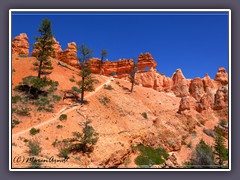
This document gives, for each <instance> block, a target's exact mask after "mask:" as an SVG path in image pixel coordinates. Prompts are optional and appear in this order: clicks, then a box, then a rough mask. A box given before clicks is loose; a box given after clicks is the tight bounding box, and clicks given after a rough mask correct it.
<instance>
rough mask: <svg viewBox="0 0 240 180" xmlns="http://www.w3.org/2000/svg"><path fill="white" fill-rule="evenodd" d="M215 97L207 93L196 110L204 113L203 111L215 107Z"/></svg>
mask: <svg viewBox="0 0 240 180" xmlns="http://www.w3.org/2000/svg"><path fill="white" fill-rule="evenodd" d="M213 103H214V95H213V94H212V93H210V92H209V93H206V94H204V95H203V96H202V98H201V100H200V102H199V103H198V104H197V107H196V110H197V111H198V112H200V113H201V112H202V111H203V110H208V109H211V108H212V107H213Z"/></svg>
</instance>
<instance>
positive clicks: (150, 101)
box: [12, 58, 219, 168]
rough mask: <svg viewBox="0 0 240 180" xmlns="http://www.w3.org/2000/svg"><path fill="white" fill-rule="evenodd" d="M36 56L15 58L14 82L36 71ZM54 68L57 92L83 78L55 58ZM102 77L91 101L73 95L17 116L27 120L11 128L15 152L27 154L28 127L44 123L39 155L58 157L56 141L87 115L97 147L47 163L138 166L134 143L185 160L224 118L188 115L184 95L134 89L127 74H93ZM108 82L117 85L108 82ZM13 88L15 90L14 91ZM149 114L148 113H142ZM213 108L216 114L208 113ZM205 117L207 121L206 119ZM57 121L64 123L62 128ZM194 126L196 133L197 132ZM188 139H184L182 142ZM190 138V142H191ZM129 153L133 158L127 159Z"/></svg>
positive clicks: (79, 127)
mask: <svg viewBox="0 0 240 180" xmlns="http://www.w3.org/2000/svg"><path fill="white" fill-rule="evenodd" d="M34 60H35V59H34V58H19V59H18V60H17V59H16V58H13V68H14V69H15V72H14V73H13V87H14V86H16V85H17V84H18V83H19V82H20V81H21V79H22V78H23V77H25V76H27V75H35V74H36V73H35V72H34V71H32V70H31V67H32V66H31V64H32V63H33V62H34ZM53 65H54V71H53V73H52V74H51V75H50V78H51V79H53V80H56V81H58V82H59V84H60V85H59V87H58V92H59V94H60V95H62V94H61V91H62V90H68V89H70V88H71V87H72V86H74V85H75V84H76V83H75V82H71V81H70V80H69V79H70V78H71V77H73V76H74V77H75V79H76V80H79V77H78V75H77V72H75V71H72V70H69V69H67V68H64V67H61V66H58V65H57V61H56V60H53ZM93 77H94V78H95V79H97V80H98V82H97V83H96V84H95V85H94V86H95V91H94V92H90V93H87V94H86V96H85V98H86V99H87V101H88V102H89V103H88V104H86V105H84V106H80V105H79V104H74V103H73V102H71V101H70V100H65V101H60V102H59V103H56V104H55V108H54V112H53V113H45V112H44V113H42V112H36V111H33V112H31V116H30V117H20V116H19V117H18V118H19V119H20V120H21V121H22V123H21V124H19V125H17V126H16V127H15V128H13V130H12V133H13V135H12V137H13V139H12V142H13V146H12V155H13V157H15V156H17V155H25V156H28V147H27V143H25V142H24V139H31V138H33V137H31V136H30V134H29V130H30V129H31V128H32V127H35V128H39V129H40V133H39V134H37V135H35V137H37V138H38V139H39V140H40V143H41V147H42V148H43V149H42V152H41V155H40V157H42V158H49V157H51V156H54V157H56V158H58V156H57V155H58V153H59V149H58V148H57V147H54V146H53V145H52V144H53V142H54V141H55V140H56V139H57V140H62V139H64V138H68V137H71V136H72V132H74V131H80V132H81V130H82V128H83V122H85V121H86V117H87V118H88V119H90V120H92V123H91V125H92V126H93V127H94V129H95V130H96V132H97V133H98V134H99V139H98V142H97V144H96V146H95V148H94V151H93V152H92V153H91V154H90V155H89V156H86V155H84V154H81V153H79V154H75V155H73V154H71V156H70V160H69V161H68V162H66V163H57V164H52V163H45V164H43V165H42V166H43V167H53V168H54V167H66V168H72V167H115V166H119V167H137V166H136V165H135V163H134V158H135V157H136V154H135V153H133V151H132V146H134V145H138V144H145V145H149V146H152V147H154V148H157V147H164V148H166V149H167V151H168V152H172V153H174V154H175V156H176V157H177V163H178V164H180V165H181V164H182V163H183V162H185V161H187V160H189V158H190V155H191V152H192V149H193V148H194V147H195V146H196V144H197V143H198V142H199V141H200V139H201V138H203V139H204V141H205V142H207V143H208V144H210V145H212V144H213V143H214V142H213V138H212V137H210V136H207V135H206V134H205V133H203V129H204V128H207V129H213V128H214V126H215V125H216V124H217V123H218V122H219V117H218V116H217V115H215V114H214V113H212V112H210V113H207V114H206V115H204V114H203V115H202V114H199V113H197V112H191V113H190V114H189V115H180V114H178V113H177V111H178V107H179V103H180V98H178V97H176V96H175V95H174V94H172V93H164V92H158V91H155V90H153V89H150V88H144V87H141V86H135V87H134V92H133V93H129V90H128V89H129V88H130V87H131V84H130V83H129V82H128V81H126V80H122V79H112V78H109V77H105V76H99V75H94V76H93ZM105 84H109V85H111V86H112V87H113V90H107V89H105V88H103V86H104V85H105ZM13 93H14V92H13ZM102 97H107V98H108V99H109V100H110V101H109V103H107V104H106V105H104V104H103V103H101V102H100V101H99V99H101V98H102ZM63 113H64V114H67V117H68V119H67V120H66V121H60V120H59V116H60V115H61V114H63ZM142 113H146V114H147V117H148V118H147V119H145V118H144V117H143V116H142ZM209 114H211V117H209ZM200 120H204V121H205V125H201V124H200V123H199V122H200ZM57 125H62V126H63V127H62V128H61V129H59V128H57ZM193 132H195V134H196V135H195V134H194V133H193ZM182 141H184V142H185V144H183V143H182ZM188 144H191V147H189V146H188ZM126 159H129V162H127V163H126ZM26 166H28V164H22V163H13V167H26Z"/></svg>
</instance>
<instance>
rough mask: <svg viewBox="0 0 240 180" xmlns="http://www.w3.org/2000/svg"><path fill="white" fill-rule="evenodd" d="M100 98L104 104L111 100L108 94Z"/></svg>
mask: <svg viewBox="0 0 240 180" xmlns="http://www.w3.org/2000/svg"><path fill="white" fill-rule="evenodd" d="M98 100H99V102H100V103H102V104H104V105H107V103H109V102H110V99H109V98H108V97H106V96H103V97H100V98H98Z"/></svg>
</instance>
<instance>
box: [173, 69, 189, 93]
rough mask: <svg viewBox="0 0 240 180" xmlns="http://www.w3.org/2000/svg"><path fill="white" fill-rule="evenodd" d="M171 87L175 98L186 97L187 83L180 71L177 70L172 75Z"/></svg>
mask: <svg viewBox="0 0 240 180" xmlns="http://www.w3.org/2000/svg"><path fill="white" fill-rule="evenodd" d="M172 81H173V87H172V91H173V92H174V94H175V95H176V96H177V97H184V96H188V95H189V92H188V88H189V82H188V81H187V80H186V79H185V77H184V75H183V73H182V71H181V69H177V70H176V72H175V73H173V75H172Z"/></svg>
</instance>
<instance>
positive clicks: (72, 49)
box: [59, 42, 80, 68]
mask: <svg viewBox="0 0 240 180" xmlns="http://www.w3.org/2000/svg"><path fill="white" fill-rule="evenodd" d="M59 60H60V61H63V62H65V63H67V64H69V65H71V66H73V67H76V68H80V66H79V62H78V59H77V45H76V43H75V42H71V43H68V47H67V49H66V50H64V51H63V52H60V53H59Z"/></svg>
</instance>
